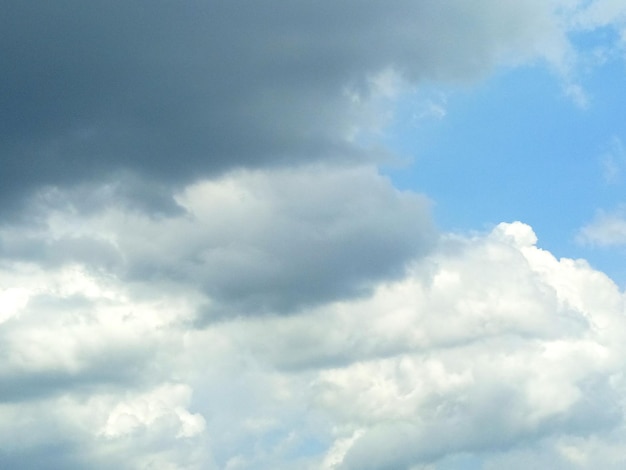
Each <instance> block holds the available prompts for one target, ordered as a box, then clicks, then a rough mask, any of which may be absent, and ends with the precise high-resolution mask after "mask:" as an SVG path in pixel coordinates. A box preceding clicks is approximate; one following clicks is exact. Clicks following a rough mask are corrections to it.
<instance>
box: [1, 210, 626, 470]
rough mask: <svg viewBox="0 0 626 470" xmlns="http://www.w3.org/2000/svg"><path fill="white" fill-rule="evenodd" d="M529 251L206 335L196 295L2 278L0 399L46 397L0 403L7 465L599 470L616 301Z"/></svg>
mask: <svg viewBox="0 0 626 470" xmlns="http://www.w3.org/2000/svg"><path fill="white" fill-rule="evenodd" d="M205 201H206V200H205ZM117 227H118V230H120V231H121V230H124V229H127V228H128V226H125V227H123V228H122V227H121V226H117ZM152 242H153V243H155V244H160V245H162V247H163V249H164V250H165V249H166V248H167V246H168V245H167V242H166V240H164V239H163V238H159V237H156V238H155V239H153V240H152ZM535 243H536V237H535V236H534V234H533V232H532V230H531V229H530V228H529V227H528V226H526V225H523V224H521V223H514V224H502V225H499V226H498V227H496V228H495V229H494V230H493V231H492V232H491V233H489V234H485V235H475V236H472V237H459V236H446V237H445V238H444V239H443V240H442V241H441V242H440V243H439V245H438V247H437V248H436V249H435V250H434V251H432V252H431V253H430V254H429V255H428V256H427V257H426V258H414V261H413V263H412V264H411V265H410V267H409V269H408V271H406V272H405V274H404V275H403V276H401V277H399V278H396V279H392V278H390V279H387V280H382V281H378V282H377V283H376V285H375V288H374V290H373V291H372V292H371V293H370V295H368V296H365V297H359V298H352V299H349V298H344V299H339V300H337V299H335V300H332V299H328V300H327V301H326V302H325V303H323V304H320V305H317V306H312V307H309V308H306V309H304V310H301V311H300V313H299V314H298V315H292V316H289V317H286V318H285V317H281V316H262V317H245V316H239V317H236V318H234V319H232V320H229V321H222V322H219V323H213V324H209V325H206V326H204V327H202V328H195V327H193V326H192V325H191V323H190V322H189V318H190V317H191V316H193V311H194V308H198V307H201V306H202V305H204V304H205V303H206V298H207V296H209V297H210V294H207V293H206V292H205V291H204V290H202V287H201V286H191V287H190V285H189V284H187V283H185V285H186V290H183V289H182V288H179V289H178V290H176V289H174V288H172V287H170V289H169V290H167V291H163V292H162V296H161V297H160V299H161V300H159V301H156V300H155V299H157V298H159V296H158V295H157V294H155V293H154V292H150V293H147V290H146V289H147V287H144V288H141V287H140V286H138V285H137V284H138V283H135V284H128V285H127V284H126V283H120V282H119V281H117V280H116V278H115V276H113V277H110V278H109V281H108V283H107V282H106V281H105V280H99V281H98V282H97V283H94V282H93V279H94V278H93V276H94V274H93V273H92V274H87V273H86V272H84V271H80V270H78V268H70V267H63V268H58V270H52V269H46V270H45V271H43V270H40V271H37V270H36V269H35V268H34V267H33V266H32V265H28V266H24V265H23V264H22V263H21V262H11V263H9V264H7V263H6V262H5V267H4V268H3V276H4V277H3V279H4V281H3V295H4V296H6V298H9V299H13V300H12V303H11V304H10V305H12V309H13V310H12V313H11V314H10V316H8V317H7V318H5V322H4V323H3V342H2V344H3V345H4V346H3V347H4V351H5V357H7V358H8V361H6V362H5V363H3V372H2V373H3V375H4V377H5V379H7V380H4V379H3V383H15V384H20V380H21V381H22V382H21V383H22V384H23V383H24V381H28V380H30V381H31V383H33V384H35V383H37V384H38V392H37V393H32V394H26V395H23V396H20V397H19V399H18V398H17V397H15V395H13V396H12V395H11V394H10V393H9V392H7V391H6V390H5V392H4V396H3V401H4V405H3V414H4V415H5V416H6V417H7V419H3V420H2V422H3V423H5V425H4V426H3V429H2V435H3V436H4V437H3V439H4V442H12V443H14V444H11V445H10V446H9V447H8V448H9V449H13V450H12V451H10V452H8V453H7V452H6V451H5V454H3V456H2V458H3V459H4V461H5V462H9V463H11V462H15V461H17V460H15V459H19V458H23V457H24V456H27V455H28V456H31V457H32V459H35V460H33V462H41V461H42V460H36V459H37V458H39V459H43V458H44V456H45V455H47V454H48V453H50V454H53V455H55V456H56V457H55V458H58V459H63V460H62V463H59V464H58V466H59V467H61V466H65V467H66V468H73V467H80V465H81V462H83V463H84V462H85V461H87V460H86V459H88V460H89V461H93V462H95V464H94V465H96V467H95V468H98V465H101V466H102V467H103V468H105V467H106V466H107V465H111V464H112V463H115V464H116V465H117V464H120V461H119V459H120V458H121V457H120V456H124V458H125V459H128V460H126V461H125V462H123V463H122V464H121V465H122V468H146V467H147V466H148V463H149V462H152V464H153V465H157V466H158V465H161V467H159V468H169V467H167V465H170V466H172V468H212V466H215V468H231V469H235V468H242V469H247V468H294V467H295V466H297V467H298V468H311V469H313V468H328V469H347V468H372V469H382V468H407V469H408V468H412V467H413V466H415V465H419V464H428V463H431V464H433V463H436V462H438V461H439V460H441V459H445V458H447V457H449V456H452V455H455V454H463V453H478V454H480V455H484V456H485V459H486V460H485V461H486V462H492V464H493V465H496V463H497V462H500V461H509V460H511V461H514V462H516V461H517V460H516V459H521V458H525V457H524V456H525V455H527V454H528V455H531V456H532V459H538V460H537V461H555V462H557V461H558V462H561V463H560V465H566V464H567V463H568V462H569V463H572V462H576V464H577V465H579V466H580V468H594V465H595V462H596V459H595V458H594V457H593V456H594V455H596V454H597V453H598V452H599V450H598V449H599V448H605V447H602V446H607V447H606V448H607V449H608V448H610V447H611V446H612V445H614V444H611V442H614V441H615V439H617V437H616V436H618V435H619V432H620V431H619V430H620V426H621V425H622V423H623V404H622V398H621V397H622V396H623V392H624V390H623V387H624V379H623V377H622V375H623V374H622V370H623V367H624V365H625V364H624V360H625V358H626V355H624V346H623V345H624V344H626V343H625V341H624V340H625V339H626V338H624V331H626V328H625V327H626V325H624V321H625V320H624V318H625V317H624V294H623V293H622V292H620V291H619V289H618V288H617V287H616V286H615V284H614V283H613V282H612V281H611V280H610V279H609V278H608V277H606V276H605V275H603V274H602V273H600V272H598V271H595V270H593V269H592V268H590V267H589V265H588V264H586V263H585V262H583V261H576V260H570V259H561V260H557V259H556V258H554V257H553V256H552V255H551V254H550V253H549V252H546V251H544V250H541V249H540V248H537V247H536V245H535ZM7 266H13V267H12V269H11V271H7V269H8V268H7ZM20 269H21V270H22V274H21V275H22V276H23V277H22V278H21V279H23V282H21V283H20V284H22V285H23V286H24V287H23V290H22V291H19V292H17V291H15V289H13V290H11V288H10V287H8V286H9V285H11V284H12V283H11V282H8V281H7V280H8V279H9V278H10V277H14V276H16V275H20V271H19V270H20ZM37 273H39V274H37ZM37 275H38V276H42V277H40V278H37ZM105 279H106V276H105ZM148 285H150V284H149V283H148ZM42 286H46V287H45V288H43V287H42ZM7 287H8V288H7ZM44 295H45V297H46V299H47V300H46V301H45V302H42V301H41V300H39V303H38V299H40V298H41V297H42V296H44ZM77 297H81V298H82V299H81V301H80V302H76V303H75V304H72V302H74V299H76V298H77ZM85 299H86V300H85ZM61 307H62V308H61ZM107 368H108V369H109V372H108V373H106V370H107ZM94 371H99V372H98V373H96V372H94ZM55 376H56V379H55V380H56V382H55V381H51V382H50V383H51V384H50V385H46V384H47V383H49V382H46V380H48V378H49V377H55ZM129 376H132V378H129ZM21 387H24V385H21ZM11 397H12V398H11ZM29 414H34V415H37V416H39V421H29V420H27V419H26V416H27V415H29ZM41 420H43V421H44V422H46V423H49V425H48V426H47V427H45V428H43V429H42V428H41V427H40V426H39V422H41ZM16 422H18V423H20V424H19V426H15V425H14V424H13V423H16ZM87 423H88V424H87ZM9 426H10V428H9ZM33 426H37V427H38V430H37V432H36V433H32V432H31V428H32V427H33ZM48 429H51V430H56V431H55V432H52V431H48ZM59 430H61V431H62V432H61V434H59ZM26 436H28V438H26ZM17 442H19V443H20V444H19V445H17ZM576 443H582V444H581V445H580V446H578V445H576ZM520 446H521V447H520ZM598 446H601V447H598ZM573 449H576V451H574V450H573ZM612 455H613V457H611V458H613V461H614V462H617V461H619V462H623V456H622V454H620V453H619V451H618V449H617V448H615V451H614V452H613V454H612ZM37 456H39V457H37ZM516 456H517V457H516ZM557 457H558V458H557ZM12 459H13V460H12ZM507 459H508V460H507ZM546 459H547V460H546ZM559 459H560V460H559ZM607 459H608V457H607ZM59 462H61V460H59ZM33 465H36V463H33ZM512 465H513V464H512ZM615 465H617V464H615ZM557 468H558V467H557ZM609 468H610V467H609ZM615 468H617V467H615Z"/></svg>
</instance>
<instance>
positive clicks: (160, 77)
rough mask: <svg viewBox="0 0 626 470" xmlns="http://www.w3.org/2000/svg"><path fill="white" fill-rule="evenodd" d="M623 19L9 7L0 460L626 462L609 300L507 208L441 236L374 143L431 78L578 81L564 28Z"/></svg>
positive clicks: (216, 6)
mask: <svg viewBox="0 0 626 470" xmlns="http://www.w3.org/2000/svg"><path fill="white" fill-rule="evenodd" d="M623 24H624V16H623V9H622V8H619V7H618V6H617V4H616V3H613V2H609V1H604V2H603V1H593V2H578V1H568V0H553V1H548V2H546V1H543V0H528V1H525V2H519V1H515V0H477V1H474V2H472V3H471V5H470V4H469V3H468V2H466V1H463V0H450V1H446V2H442V1H440V0H427V1H420V2H416V1H412V0H411V1H409V0H394V1H385V2H382V1H369V2H357V1H354V0H348V1H343V2H336V1H321V2H294V1H292V0H289V1H287V0H270V1H267V2H263V3H262V4H261V3H254V4H252V3H251V2H243V1H240V0H234V1H217V0H210V1H209V0H190V1H184V2H178V1H171V0H152V1H146V0H137V1H133V2H129V1H122V0H107V1H95V2H83V1H77V0H58V1H56V2H49V1H40V0H23V1H21V2H14V3H13V4H11V5H7V6H6V8H5V11H4V12H3V15H2V16H1V17H0V30H1V31H2V33H1V34H2V37H3V40H2V41H0V58H2V59H3V63H7V64H11V66H10V67H6V69H7V70H6V71H5V73H3V74H2V75H1V76H0V88H1V89H2V90H4V92H3V93H2V94H1V96H0V122H1V123H2V124H3V125H2V126H0V155H1V156H0V159H1V160H0V161H1V163H2V168H1V169H0V198H1V200H2V202H3V204H2V207H0V352H2V358H3V360H2V362H1V363H0V467H2V468H5V467H6V468H25V469H29V468H32V469H38V468H49V469H64V470H67V469H79V468H87V467H88V468H94V469H108V468H120V469H129V470H136V469H148V468H157V469H170V468H171V469H183V468H184V469H202V470H205V469H209V470H210V469H225V470H236V469H242V470H243V469H273V470H276V469H279V470H280V469H285V470H286V469H293V468H302V469H310V470H313V469H320V468H321V469H326V470H347V469H376V470H382V469H388V468H397V469H406V470H414V469H416V468H429V467H428V466H434V467H435V468H437V466H439V465H441V466H444V465H457V467H459V466H460V465H461V464H459V463H458V462H459V461H462V460H463V459H464V458H466V457H468V456H470V457H472V458H480V461H481V464H482V465H483V466H484V468H504V467H506V468H527V464H525V463H527V462H533V463H534V465H535V466H536V467H537V468H572V466H577V468H581V469H592V468H593V469H595V468H599V467H602V468H607V469H612V468H615V469H617V468H622V467H623V465H624V462H625V461H626V455H625V453H624V450H623V448H624V446H623V442H624V439H625V438H626V436H625V435H624V431H623V429H624V423H625V421H624V400H623V396H624V392H625V391H626V390H625V385H626V382H625V381H624V374H623V371H624V366H626V364H625V362H626V354H625V351H624V344H626V341H625V340H626V338H625V337H624V335H625V334H626V333H625V332H626V325H625V324H624V322H625V317H624V314H625V313H626V312H625V304H624V300H625V299H624V292H622V291H620V289H619V288H618V287H617V286H616V285H615V284H614V283H613V282H612V281H611V280H610V279H609V278H608V277H607V276H606V275H604V274H603V273H602V272H599V271H596V270H594V269H593V268H591V267H590V266H589V264H587V263H586V262H585V261H583V260H573V259H567V258H562V259H556V258H555V257H554V256H553V255H552V254H551V253H549V252H547V251H545V250H542V249H540V248H538V247H537V245H536V244H537V239H536V236H535V234H534V232H533V230H532V229H531V227H529V226H527V225H525V224H522V223H520V222H514V223H509V224H507V223H503V224H500V225H497V226H496V227H495V228H493V230H491V231H489V232H488V233H476V234H473V235H455V234H451V233H439V232H438V231H437V229H436V228H435V223H434V222H433V219H432V215H431V202H430V201H429V199H428V197H427V196H425V195H421V194H419V193H417V192H415V191H400V190H398V189H396V188H394V186H393V184H392V182H391V181H390V180H389V179H387V178H385V177H384V176H381V174H380V172H379V170H378V168H377V167H376V164H377V163H379V162H381V161H383V160H384V159H386V158H389V157H390V154H391V152H390V150H389V149H386V148H384V146H382V145H381V143H380V142H382V141H383V140H384V139H377V138H376V137H377V136H378V137H380V136H381V134H380V133H381V132H382V131H384V127H385V125H386V123H387V122H388V120H389V119H391V118H392V117H393V106H394V103H395V101H394V100H395V99H396V98H397V97H398V96H401V94H402V93H403V92H405V91H406V90H409V89H411V88H412V87H415V86H419V85H420V84H422V83H428V82H430V83H432V82H436V83H455V84H467V83H470V82H472V81H476V80H479V79H480V78H482V77H485V76H487V75H488V74H489V72H491V71H493V70H494V69H496V68H498V67H503V66H516V65H525V64H533V63H535V62H538V61H543V63H545V64H547V66H548V67H550V68H551V69H552V70H556V71H557V73H559V74H561V78H563V79H564V82H565V85H566V89H567V86H575V85H576V84H575V83H574V81H573V77H574V76H575V64H576V60H577V57H576V51H575V50H574V48H573V46H572V44H570V42H569V39H568V34H569V33H571V32H572V31H579V30H585V29H589V28H597V27H603V26H606V25H613V26H615V27H616V29H619V28H621V27H622V26H623ZM571 89H572V90H575V89H576V88H571ZM580 91H581V93H582V90H580ZM581 96H582V95H581ZM431 104H432V103H431ZM435 104H436V103H435ZM431 108H432V109H430V112H431V114H433V113H434V114H436V115H438V116H443V114H445V113H443V112H442V111H441V109H438V108H437V106H435V107H432V106H431ZM391 157H392V158H393V155H391ZM459 158H462V155H460V156H459ZM605 219H606V220H605ZM618 219H619V217H618V216H615V217H613V216H607V217H605V218H600V219H599V221H598V222H597V223H595V224H593V225H592V226H590V227H588V228H586V229H585V230H584V231H583V236H584V237H586V238H587V240H589V241H595V242H602V243H617V242H616V241H615V240H617V239H619V236H618V235H619V234H618V235H615V233H617V232H616V231H615V230H614V229H610V230H608V229H607V226H610V227H615V226H618V225H616V224H618V223H619V220H618ZM607 221H608V222H611V223H612V224H613V225H611V224H608V223H607ZM607 233H608V235H607ZM607 240H608V242H607ZM620 240H621V239H620ZM620 243H621V241H620ZM455 459H457V460H455ZM455 462H457V463H456V464H455ZM524 465H525V466H524Z"/></svg>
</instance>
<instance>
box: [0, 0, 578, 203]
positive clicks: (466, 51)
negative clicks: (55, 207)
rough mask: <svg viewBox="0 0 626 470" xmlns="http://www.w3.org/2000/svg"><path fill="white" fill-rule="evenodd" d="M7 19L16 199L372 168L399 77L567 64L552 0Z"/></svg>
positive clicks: (17, 12) (3, 184) (6, 150)
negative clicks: (243, 174)
mask: <svg viewBox="0 0 626 470" xmlns="http://www.w3.org/2000/svg"><path fill="white" fill-rule="evenodd" d="M0 21H1V23H0V28H1V29H2V31H3V38H4V40H3V41H2V43H3V45H2V48H1V49H0V57H2V59H3V62H5V63H10V64H11V67H10V68H7V71H6V73H5V74H3V75H2V78H1V79H0V80H1V82H0V87H1V88H2V89H3V90H5V92H4V93H3V98H2V106H0V109H2V111H1V117H0V119H1V120H2V123H3V125H2V126H1V128H2V129H3V130H2V133H1V135H0V151H1V152H2V154H3V171H2V175H1V176H0V178H1V179H0V188H2V197H3V199H4V200H6V201H7V203H8V202H9V201H13V199H14V198H18V197H19V196H20V195H21V196H22V197H23V196H24V194H28V193H29V191H32V190H33V189H36V188H38V187H40V186H42V185H72V184H76V183H80V182H85V181H93V179H94V178H98V179H100V178H103V177H107V176H111V175H114V176H116V175H118V174H119V172H121V171H123V172H129V171H130V172H131V173H133V174H135V175H138V176H139V177H140V179H148V180H152V181H155V180H156V181H160V182H161V183H166V184H167V185H171V184H181V183H184V182H187V181H190V180H195V179H197V178H199V177H200V176H211V175H215V174H219V173H221V172H223V171H225V170H229V169H232V168H238V167H256V168H259V167H264V166H267V165H276V164H279V163H282V164H285V163H297V162H302V161H310V160H311V159H332V160H337V159H354V158H358V159H364V158H365V159H370V160H371V159H372V158H376V156H375V155H373V154H372V151H371V150H367V149H364V148H363V146H361V145H358V143H357V141H355V139H354V138H355V133H358V132H361V133H362V132H367V131H368V130H372V129H374V128H376V127H378V126H379V125H380V124H381V123H380V118H379V116H380V106H379V104H380V103H379V101H378V99H377V98H378V97H381V96H385V94H386V93H389V91H390V89H389V87H388V83H389V82H388V81H385V80H384V79H382V81H381V77H383V78H384V77H385V76H388V74H389V73H390V71H391V72H393V73H394V74H396V75H397V76H398V77H399V79H400V82H399V83H402V82H404V83H406V84H415V83H419V82H420V81H423V80H447V81H453V82H458V81H466V80H469V79H473V78H476V77H480V76H483V75H484V74H485V73H486V72H488V71H489V69H491V68H492V67H494V66H496V65H497V64H499V63H502V62H510V63H514V62H523V61H527V60H532V59H536V58H542V57H543V58H547V59H548V60H550V61H552V62H554V63H558V62H563V61H564V60H565V56H567V54H568V45H567V40H566V38H565V32H564V30H563V29H562V28H561V27H560V25H559V22H558V18H557V17H556V16H555V14H554V12H553V11H552V6H551V5H550V4H546V3H545V2H540V1H532V2H525V3H524V4H520V3H519V2H515V1H505V2H503V1H495V0H481V1H480V2H474V3H473V4H472V5H471V6H468V5H466V4H465V2H462V1H451V2H446V3H444V4H441V2H436V1H427V2H417V3H416V2H413V1H408V0H398V1H394V2H391V3H390V2H380V1H375V2H368V3H367V4H363V3H362V2H355V1H349V2H342V3H341V4H338V3H337V2H332V1H324V2H314V3H306V2H305V3H302V2H300V3H297V4H294V3H293V2H289V1H284V0H275V1H271V2H269V3H268V2H264V3H263V4H262V5H261V4H254V5H251V4H249V3H248V2H241V1H231V2H218V1H199V0H192V1H185V2H174V1H170V0H157V1H143V0H140V1H134V2H126V1H117V0H115V1H106V2H105V1H97V2H89V3H85V2H81V1H76V0H62V1H60V2H54V3H50V2H45V1H39V0H26V1H23V2H18V3H15V4H13V5H11V6H8V7H7V9H6V11H5V14H4V15H3V18H2V20H0ZM144 198H148V199H150V195H144ZM7 205H8V204H7ZM6 210H7V209H6V208H5V211H6Z"/></svg>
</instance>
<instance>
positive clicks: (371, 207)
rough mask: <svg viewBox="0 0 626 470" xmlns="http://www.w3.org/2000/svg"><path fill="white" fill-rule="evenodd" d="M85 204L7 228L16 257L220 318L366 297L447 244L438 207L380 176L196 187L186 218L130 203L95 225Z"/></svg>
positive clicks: (188, 193) (232, 178) (287, 175)
mask: <svg viewBox="0 0 626 470" xmlns="http://www.w3.org/2000/svg"><path fill="white" fill-rule="evenodd" d="M81 195H82V192H79V193H78V196H81ZM75 197H76V195H75V194H73V193H71V192H70V193H68V194H66V195H64V196H61V195H59V194H57V195H56V197H55V198H52V199H51V201H52V202H51V204H52V208H51V209H50V210H49V211H47V212H46V211H44V214H45V216H43V217H42V219H41V220H40V221H39V223H37V224H32V223H30V222H27V223H25V224H20V225H10V226H7V228H6V229H4V230H0V240H2V242H3V243H2V248H1V250H2V252H3V254H4V256H6V257H11V258H13V259H16V260H24V261H32V260H37V261H38V262H39V263H46V264H47V265H48V266H57V265H60V264H61V265H63V264H67V263H71V262H80V263H84V264H87V265H90V266H92V267H95V266H99V267H100V268H101V269H106V270H109V271H111V272H113V273H115V274H116V275H117V276H119V277H121V278H123V279H126V280H127V281H132V282H135V281H137V282H155V283H159V282H163V283H166V282H170V283H176V284H180V285H182V286H187V287H188V286H195V287H196V288H199V289H201V290H202V291H203V292H205V293H206V294H207V295H208V296H209V297H210V299H211V303H210V305H209V304H207V310H206V315H208V318H211V317H220V316H228V315H233V314H235V315H236V314H241V315H257V314H259V313H263V312H267V313H271V312H275V311H278V312H288V311H292V310H294V309H295V310H297V309H298V308H300V307H302V306H306V305H311V304H315V303H320V302H325V301H327V300H329V299H338V298H345V297H346V296H348V297H349V296H354V295H362V294H365V293H367V292H368V290H369V289H370V288H371V285H372V284H373V283H374V282H376V281H378V280H380V279H383V278H387V277H393V276H401V275H402V273H403V269H404V266H405V264H406V262H407V260H409V259H412V258H414V257H416V256H420V255H423V254H425V253H427V252H428V251H429V250H430V249H431V248H432V246H433V245H434V243H435V240H436V232H435V229H434V227H433V224H432V221H431V220H430V215H429V202H428V200H427V199H426V198H424V197H422V196H419V195H417V194H414V193H410V192H400V191H398V190H396V189H394V188H393V187H392V186H391V184H390V182H389V181H388V180H386V179H384V178H383V177H381V176H378V175H377V173H376V171H375V169H373V168H371V167H346V168H336V167H332V168H329V167H325V166H322V167H305V168H300V169H290V170H275V171H239V172H235V173H232V174H229V175H227V176H224V177H223V178H220V179H216V180H210V181H204V182H199V183H197V184H195V185H193V186H190V187H188V188H186V189H185V190H184V191H183V192H181V193H180V194H179V195H177V196H176V200H177V203H178V204H179V207H180V209H181V210H180V211H179V212H178V213H175V214H170V215H167V216H164V217H157V218H154V217H152V216H150V215H146V214H144V213H142V212H139V211H135V210H132V209H128V208H126V207H125V206H123V205H120V206H118V207H107V208H105V209H103V210H100V211H98V210H95V211H94V210H92V212H91V213H89V214H86V215H85V214H83V213H82V212H81V210H80V200H79V201H78V203H77V204H78V207H77V204H76V203H74V202H73V198H75ZM59 200H63V201H65V202H64V203H63V204H65V206H63V207H64V208H63V209H54V207H56V206H57V205H58V207H62V205H61V203H60V202H59ZM40 209H41V208H39V207H37V208H36V209H33V210H40Z"/></svg>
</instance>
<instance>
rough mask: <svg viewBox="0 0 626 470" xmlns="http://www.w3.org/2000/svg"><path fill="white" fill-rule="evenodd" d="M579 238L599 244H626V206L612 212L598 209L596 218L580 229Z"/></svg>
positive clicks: (582, 241)
mask: <svg viewBox="0 0 626 470" xmlns="http://www.w3.org/2000/svg"><path fill="white" fill-rule="evenodd" d="M578 240H579V241H580V242H581V243H588V244H591V245H598V246H620V245H624V244H626V207H624V206H620V207H619V208H617V209H616V210H614V211H612V212H605V211H602V210H600V211H598V212H597V214H596V216H595V218H594V220H592V221H591V223H589V224H588V225H586V226H584V227H583V228H581V229H580V232H579V234H578Z"/></svg>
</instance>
